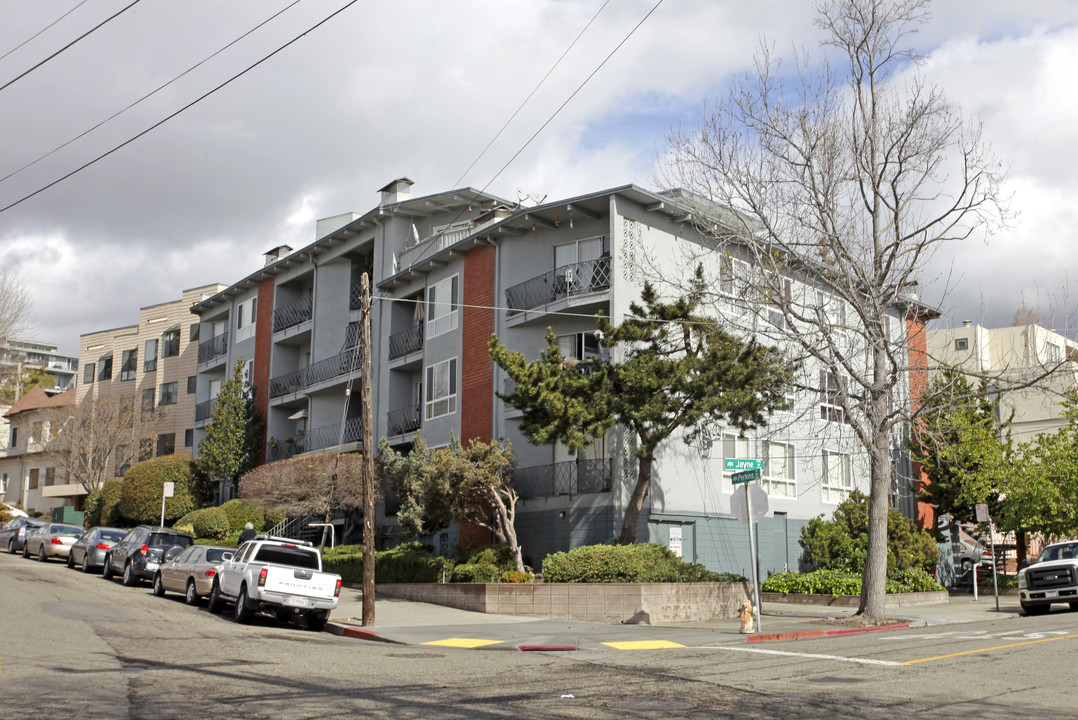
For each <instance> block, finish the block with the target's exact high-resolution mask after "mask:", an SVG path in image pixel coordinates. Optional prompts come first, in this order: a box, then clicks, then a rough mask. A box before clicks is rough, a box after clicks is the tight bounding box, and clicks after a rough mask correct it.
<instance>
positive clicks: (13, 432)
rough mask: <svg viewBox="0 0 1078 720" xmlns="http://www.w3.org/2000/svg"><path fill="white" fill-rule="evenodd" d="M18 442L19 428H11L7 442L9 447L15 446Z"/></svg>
mask: <svg viewBox="0 0 1078 720" xmlns="http://www.w3.org/2000/svg"><path fill="white" fill-rule="evenodd" d="M18 444H19V428H17V427H12V428H11V442H10V443H8V445H9V446H10V447H16V446H17V445H18Z"/></svg>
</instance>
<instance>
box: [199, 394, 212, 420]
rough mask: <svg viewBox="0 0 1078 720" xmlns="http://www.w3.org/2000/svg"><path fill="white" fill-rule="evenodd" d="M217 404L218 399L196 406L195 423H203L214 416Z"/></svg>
mask: <svg viewBox="0 0 1078 720" xmlns="http://www.w3.org/2000/svg"><path fill="white" fill-rule="evenodd" d="M215 402H216V398H215V399H213V400H207V401H205V402H200V403H198V404H197V405H195V422H202V421H203V420H209V419H210V417H211V416H212V415H213V404H214V403H215Z"/></svg>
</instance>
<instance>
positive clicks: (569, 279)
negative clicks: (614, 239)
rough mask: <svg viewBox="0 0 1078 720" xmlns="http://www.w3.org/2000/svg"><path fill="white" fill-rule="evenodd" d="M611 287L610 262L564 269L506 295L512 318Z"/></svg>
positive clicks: (568, 266) (567, 266) (595, 261)
mask: <svg viewBox="0 0 1078 720" xmlns="http://www.w3.org/2000/svg"><path fill="white" fill-rule="evenodd" d="M609 287H610V258H608V257H603V258H599V259H598V260H586V261H585V262H580V263H573V264H571V265H563V266H562V267H560V268H557V269H555V270H551V271H550V272H547V273H543V274H542V275H540V276H538V277H534V278H532V279H531V280H525V281H524V282H522V283H520V284H518V285H514V286H513V287H511V288H509V289H507V290H506V291H505V301H506V305H507V306H508V307H509V315H510V316H512V315H516V314H518V313H521V312H523V311H525V310H531V309H532V308H537V307H542V306H544V305H547V304H549V303H552V302H556V301H558V300H563V299H565V298H569V297H572V296H574V295H584V294H586V293H592V292H596V291H598V290H606V289H608V288H609Z"/></svg>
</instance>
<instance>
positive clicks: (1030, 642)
mask: <svg viewBox="0 0 1078 720" xmlns="http://www.w3.org/2000/svg"><path fill="white" fill-rule="evenodd" d="M1068 638H1078V635H1063V636H1061V637H1051V638H1041V639H1040V640H1027V641H1025V642H1020V643H1011V644H1010V645H996V646H995V647H988V648H981V649H980V650H966V651H965V652H957V653H951V654H950V655H937V656H936V657H927V658H921V659H920V660H906V661H904V662H902V663H901V664H902V665H913V664H914V663H922V662H930V661H932V660H946V659H947V658H953V657H960V656H962V655H974V654H976V653H983V652H989V651H991V650H1003V649H1005V648H1012V647H1019V646H1020V645H1034V644H1036V643H1042V642H1052V641H1054V640H1066V639H1068Z"/></svg>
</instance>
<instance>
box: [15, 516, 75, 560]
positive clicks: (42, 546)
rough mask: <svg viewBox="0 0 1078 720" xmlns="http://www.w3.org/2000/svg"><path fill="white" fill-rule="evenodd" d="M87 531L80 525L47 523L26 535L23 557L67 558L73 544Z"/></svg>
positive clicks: (41, 558) (39, 558) (40, 558)
mask: <svg viewBox="0 0 1078 720" xmlns="http://www.w3.org/2000/svg"><path fill="white" fill-rule="evenodd" d="M84 532H86V531H85V530H83V529H82V528H80V527H79V526H78V525H68V524H66V523H45V524H44V525H42V526H41V527H39V528H38V529H37V530H34V531H33V532H32V533H30V534H29V535H27V536H26V543H25V544H24V545H23V546H22V556H23V557H35V558H37V559H38V560H40V561H41V562H45V561H46V560H48V559H49V558H51V557H59V558H65V559H66V558H67V556H68V553H70V552H71V546H72V545H74V544H75V541H76V540H78V539H79V538H80V537H82V534H83V533H84Z"/></svg>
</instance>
